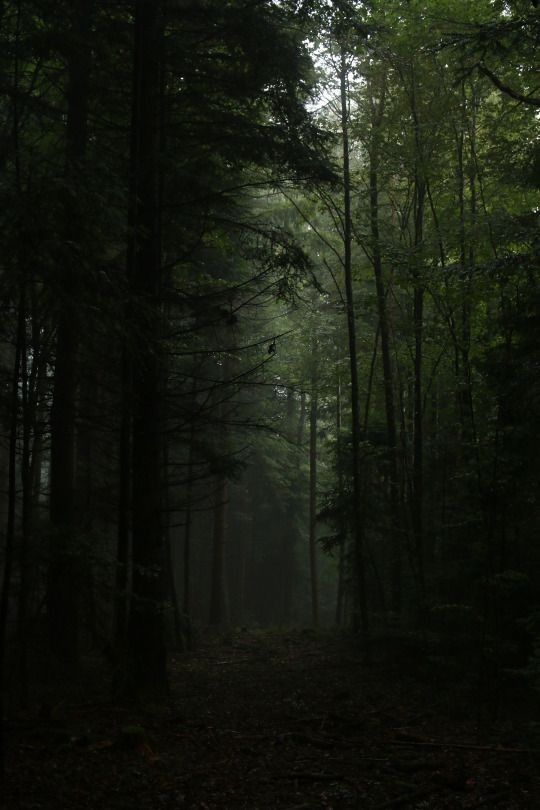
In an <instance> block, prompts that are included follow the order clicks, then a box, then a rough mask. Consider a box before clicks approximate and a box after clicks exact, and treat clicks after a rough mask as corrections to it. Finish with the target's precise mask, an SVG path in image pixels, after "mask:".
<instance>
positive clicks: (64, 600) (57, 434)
mask: <svg viewBox="0 0 540 810" xmlns="http://www.w3.org/2000/svg"><path fill="white" fill-rule="evenodd" d="M92 4H93V0H77V2H76V3H75V4H74V7H73V14H72V23H71V41H70V44H69V59H68V74H69V77H68V91H67V101H68V111H67V121H66V183H67V186H68V191H71V192H72V191H73V188H77V189H79V190H81V189H82V187H83V186H82V177H81V172H82V164H83V162H84V158H85V154H86V143H87V121H88V95H89V81H90V60H91V50H90V30H91V18H92ZM64 214H65V221H66V223H67V234H66V238H67V240H68V244H75V245H80V242H81V228H82V225H83V215H82V211H80V210H77V206H76V205H75V206H74V205H73V196H72V194H71V193H70V194H69V195H66V201H65V205H64ZM79 261H80V257H79V256H78V255H71V256H70V257H69V259H68V262H67V264H66V267H65V268H64V274H63V290H62V299H63V303H62V306H61V309H60V311H59V313H58V320H57V327H56V358H55V371H54V389H53V402H52V409H51V460H50V519H51V526H52V537H51V559H50V563H49V571H48V582H47V612H48V619H49V634H50V646H51V649H52V651H53V652H54V653H55V655H56V656H57V657H58V658H59V660H61V661H62V663H63V664H64V665H65V666H68V667H69V668H71V669H73V668H75V667H76V666H77V664H78V655H79V649H78V647H79V588H78V565H77V549H76V536H75V535H76V525H77V521H76V508H75V506H76V504H75V430H76V426H75V421H76V393H77V370H78V369H77V366H78V363H77V355H78V345H79V325H78V322H79V319H78V313H77V306H78V302H77V292H78V289H79V283H78V281H79V280H78V275H79V272H78V262H79Z"/></svg>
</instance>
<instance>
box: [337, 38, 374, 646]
mask: <svg viewBox="0 0 540 810" xmlns="http://www.w3.org/2000/svg"><path fill="white" fill-rule="evenodd" d="M340 90H341V93H340V96H341V134H342V141H343V203H344V233H343V251H344V253H343V264H344V271H345V300H346V307H347V332H348V338H349V361H350V372H351V418H352V456H353V458H352V461H353V532H354V573H355V577H354V579H355V590H354V594H355V600H356V603H355V604H356V608H355V616H354V622H355V626H356V628H357V629H358V630H359V631H360V635H361V640H362V646H363V647H364V651H365V652H367V648H368V639H369V615H368V603H367V594H366V563H365V548H364V546H365V543H364V526H363V518H362V482H361V476H360V442H361V438H362V436H361V423H360V394H359V385H358V359H357V351H356V322H355V307H354V293H353V282H352V252H351V249H352V220H351V179H350V160H349V111H348V98H347V64H346V57H345V50H344V49H343V48H342V51H341V69H340Z"/></svg>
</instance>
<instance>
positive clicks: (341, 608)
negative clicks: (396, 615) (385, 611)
mask: <svg viewBox="0 0 540 810" xmlns="http://www.w3.org/2000/svg"><path fill="white" fill-rule="evenodd" d="M341 423H342V417H341V377H339V376H338V381H337V386H336V435H337V465H338V504H339V503H341V501H342V499H343V466H342V462H343V459H342V453H343V451H342V440H341V430H342V424H341ZM339 515H340V516H339V524H338V536H339V550H338V554H339V559H338V581H337V594H336V625H337V626H338V627H340V626H341V625H342V624H343V620H344V615H345V567H346V554H347V525H346V522H345V520H344V517H343V512H342V511H341V509H340V513H339Z"/></svg>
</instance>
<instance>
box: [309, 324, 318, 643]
mask: <svg viewBox="0 0 540 810" xmlns="http://www.w3.org/2000/svg"><path fill="white" fill-rule="evenodd" d="M312 351H313V363H314V369H313V373H312V376H311V402H310V409H309V574H310V584H311V622H312V624H313V627H315V628H317V627H318V626H319V582H318V570H317V568H318V566H317V418H318V410H319V395H318V390H317V387H318V379H317V369H316V363H317V359H316V341H315V340H314V341H313V347H312Z"/></svg>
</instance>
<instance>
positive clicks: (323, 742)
mask: <svg viewBox="0 0 540 810" xmlns="http://www.w3.org/2000/svg"><path fill="white" fill-rule="evenodd" d="M171 680H172V683H173V694H172V699H171V703H170V705H169V706H167V707H166V708H163V707H152V706H149V707H146V708H145V709H144V710H140V709H139V710H138V711H133V710H127V709H118V708H115V707H111V706H106V705H98V704H95V703H92V704H91V705H79V706H73V705H72V706H65V705H64V706H63V705H59V706H58V707H56V709H55V711H53V713H52V717H51V718H47V720H46V721H44V720H43V721H39V722H36V720H35V718H33V719H32V722H29V721H28V719H27V721H26V724H25V723H21V724H19V726H18V727H17V728H16V729H14V739H13V743H12V751H11V758H10V779H9V783H8V790H7V792H6V793H5V794H4V797H3V798H4V805H3V806H4V807H5V808H8V809H9V810H19V808H20V810H53V808H54V810H72V809H73V810H75V808H77V810H85V808H99V810H116V808H131V810H134V809H135V808H136V809H137V810H139V808H140V809H141V810H146V808H148V810H150V808H152V810H157V809H159V808H200V809H201V810H205V809H206V810H214V808H216V809H217V808H246V810H257V808H291V809H292V808H312V809H313V810H316V808H334V810H337V809H338V808H361V809H362V810H363V808H366V809H369V808H381V810H382V808H393V807H402V808H417V810H421V809H422V810H428V809H429V808H431V809H432V810H447V809H449V808H477V807H478V808H479V807H485V808H499V809H500V810H514V809H515V808H527V810H536V808H540V782H539V778H538V775H539V774H538V764H539V755H538V754H536V753H535V752H534V751H531V750H529V747H528V746H526V745H524V744H523V740H522V738H521V737H520V735H519V732H518V731H517V730H516V728H515V727H513V726H512V725H511V724H508V723H506V724H504V725H502V724H501V725H499V726H498V727H491V728H490V729H489V731H488V730H486V729H485V728H484V729H483V731H482V733H480V732H479V731H478V729H477V728H475V723H474V722H473V721H472V720H468V719H467V718H466V717H461V719H460V720H459V721H455V720H454V721H450V720H449V715H448V712H447V711H442V709H441V706H440V704H441V695H440V694H438V690H437V688H436V686H435V687H432V688H431V689H426V686H425V685H424V686H423V687H422V689H420V688H419V687H418V686H417V685H415V684H414V682H413V681H409V682H407V681H406V680H400V679H398V678H397V677H396V676H395V673H394V675H392V676H391V675H390V674H389V672H388V671H387V670H386V671H385V670H383V669H382V668H378V669H376V668H372V669H369V670H366V669H365V668H364V667H363V666H362V665H361V663H360V661H359V660H358V658H356V657H355V656H354V654H352V653H351V652H350V651H349V648H348V647H347V646H346V645H345V644H344V642H343V641H339V640H336V639H329V638H322V639H321V638H316V637H314V636H312V635H310V634H296V635H293V634H288V635H271V634H254V633H237V634H235V635H234V636H232V637H231V638H229V639H228V640H225V641H223V640H221V641H220V642H219V643H217V642H214V643H211V642H206V643H204V644H201V645H200V647H199V648H198V650H197V651H196V652H195V653H190V654H188V655H186V656H181V657H180V656H179V657H178V658H177V659H176V661H174V662H173V664H172V678H171ZM443 702H444V701H443Z"/></svg>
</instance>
